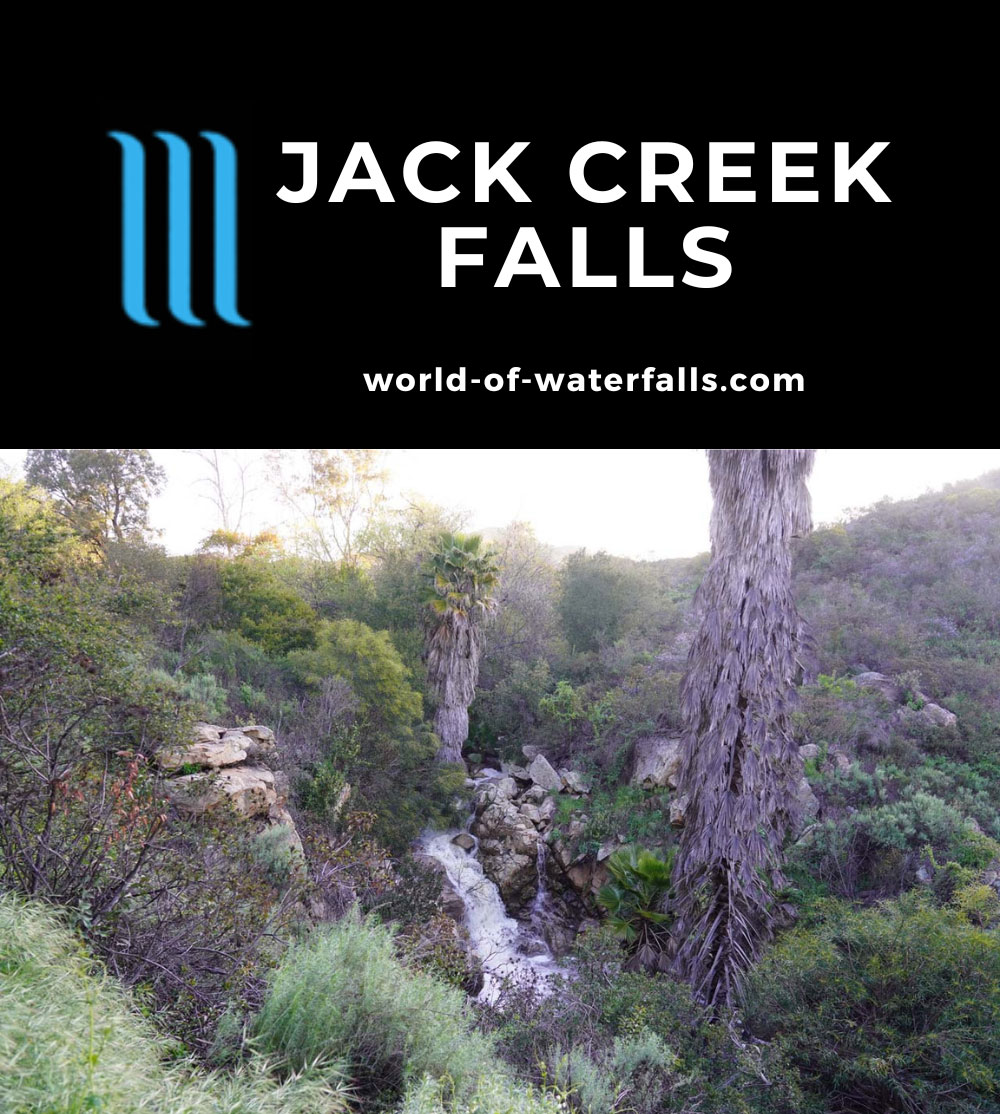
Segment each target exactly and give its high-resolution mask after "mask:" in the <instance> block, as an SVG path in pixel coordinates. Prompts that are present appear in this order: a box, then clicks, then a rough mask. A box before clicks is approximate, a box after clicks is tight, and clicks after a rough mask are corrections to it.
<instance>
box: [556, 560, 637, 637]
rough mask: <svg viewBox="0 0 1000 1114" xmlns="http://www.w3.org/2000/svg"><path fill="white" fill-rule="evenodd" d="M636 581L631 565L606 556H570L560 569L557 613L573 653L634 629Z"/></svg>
mask: <svg viewBox="0 0 1000 1114" xmlns="http://www.w3.org/2000/svg"><path fill="white" fill-rule="evenodd" d="M638 587H639V586H638V583H637V577H636V575H635V573H634V572H633V571H632V569H631V568H630V563H629V562H627V561H624V560H622V559H621V558H618V557H612V556H610V555H609V554H607V553H594V554H592V555H590V556H588V555H587V553H586V551H585V550H580V551H579V552H578V553H572V554H570V556H569V557H567V558H566V563H565V565H564V566H563V568H562V574H561V583H560V593H559V602H558V605H557V606H558V610H559V616H560V618H561V620H562V627H563V631H564V633H565V635H566V640H567V641H568V642H569V644H570V646H571V647H572V648H573V649H575V650H596V649H597V648H598V647H599V646H601V645H603V644H606V643H611V642H615V641H616V640H617V639H619V638H621V637H622V636H623V635H625V634H627V633H628V631H629V629H630V628H631V627H632V625H634V619H635V617H636V615H637V613H638V610H639V590H638Z"/></svg>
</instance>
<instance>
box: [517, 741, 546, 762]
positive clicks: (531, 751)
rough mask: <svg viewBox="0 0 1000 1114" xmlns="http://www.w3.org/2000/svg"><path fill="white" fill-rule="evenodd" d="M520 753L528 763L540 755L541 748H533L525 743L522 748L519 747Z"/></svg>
mask: <svg viewBox="0 0 1000 1114" xmlns="http://www.w3.org/2000/svg"><path fill="white" fill-rule="evenodd" d="M521 753H522V754H523V755H524V757H525V758H527V760H528V761H529V762H530V761H531V760H532V758H537V757H538V755H540V754H541V753H542V748H541V747H533V746H532V745H531V744H530V743H525V744H524V746H523V747H521Z"/></svg>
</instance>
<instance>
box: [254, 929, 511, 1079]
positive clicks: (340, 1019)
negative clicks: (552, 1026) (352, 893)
mask: <svg viewBox="0 0 1000 1114" xmlns="http://www.w3.org/2000/svg"><path fill="white" fill-rule="evenodd" d="M254 1035H255V1038H256V1044H257V1045H258V1046H259V1047H260V1048H261V1049H262V1050H264V1051H265V1052H267V1053H270V1054H273V1055H277V1056H280V1057H281V1058H282V1060H283V1062H284V1063H285V1064H287V1065H288V1067H290V1068H292V1069H294V1070H301V1069H302V1068H303V1067H304V1066H305V1065H307V1064H309V1063H311V1062H312V1061H314V1060H315V1059H317V1058H322V1059H325V1060H327V1059H328V1060H334V1061H338V1062H339V1061H343V1062H345V1063H347V1064H348V1065H349V1070H350V1073H351V1077H352V1080H353V1081H354V1083H355V1084H356V1085H357V1086H358V1087H359V1088H360V1089H361V1090H362V1091H363V1092H365V1093H368V1094H374V1095H378V1096H380V1097H383V1098H385V1097H390V1096H392V1095H396V1094H400V1093H402V1091H403V1089H404V1087H405V1085H406V1084H407V1083H408V1082H410V1081H413V1080H419V1079H421V1078H422V1077H423V1076H424V1075H430V1076H431V1077H433V1078H434V1079H436V1080H440V1081H442V1082H444V1083H445V1084H446V1086H447V1088H448V1089H449V1092H453V1093H455V1094H456V1095H463V1094H466V1093H467V1092H469V1091H470V1090H471V1089H472V1087H473V1086H474V1083H475V1080H476V1078H477V1077H478V1075H479V1074H480V1073H481V1072H482V1071H484V1070H488V1069H489V1068H491V1067H492V1066H493V1065H494V1061H493V1056H492V1050H491V1046H490V1043H489V1042H488V1041H487V1040H486V1038H485V1037H483V1036H482V1035H481V1034H479V1033H476V1032H474V1031H473V1029H472V1025H471V1020H470V1018H469V1015H468V1012H467V1005H466V999H465V996H464V995H463V994H462V993H461V991H459V990H457V989H456V988H455V987H453V986H446V985H445V984H443V983H441V982H438V981H437V980H436V979H434V978H432V977H431V976H430V975H428V974H426V973H424V972H422V971H414V970H409V969H407V968H406V967H404V966H403V965H402V964H401V963H400V961H399V960H398V959H397V957H396V954H395V950H394V944H393V933H392V931H391V930H390V929H389V928H386V927H384V926H382V925H379V924H377V923H376V922H374V921H371V920H362V919H361V918H360V917H359V916H357V915H356V914H355V915H351V916H348V917H345V918H344V919H343V920H341V921H338V922H337V923H336V924H333V925H330V926H327V927H325V928H323V929H318V930H316V931H315V932H314V933H313V934H312V935H311V936H310V937H309V938H308V939H307V940H306V941H305V942H304V943H301V944H298V945H293V946H292V947H291V948H290V949H289V951H288V952H287V953H286V955H285V957H284V958H283V960H282V962H281V963H280V964H279V966H278V967H277V969H276V970H275V971H274V972H273V973H272V975H271V978H270V980H269V988H268V993H267V996H266V998H265V1001H264V1005H263V1007H262V1009H261V1011H260V1013H259V1015H258V1016H257V1018H256V1021H255V1024H254Z"/></svg>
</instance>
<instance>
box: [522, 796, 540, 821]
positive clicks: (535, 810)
mask: <svg viewBox="0 0 1000 1114" xmlns="http://www.w3.org/2000/svg"><path fill="white" fill-rule="evenodd" d="M518 811H519V812H520V813H521V815H522V816H523V817H524V818H525V820H530V821H531V822H532V824H534V825H535V826H536V827H537V826H538V825H539V824H541V823H542V813H541V810H540V809H539V807H538V805H533V804H530V803H529V802H526V801H525V802H521V803H520V804H519V806H518Z"/></svg>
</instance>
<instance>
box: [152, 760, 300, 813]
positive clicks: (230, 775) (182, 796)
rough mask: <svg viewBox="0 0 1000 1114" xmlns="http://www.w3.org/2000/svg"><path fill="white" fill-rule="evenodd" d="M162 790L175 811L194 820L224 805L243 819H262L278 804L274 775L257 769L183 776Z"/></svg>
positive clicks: (170, 782)
mask: <svg viewBox="0 0 1000 1114" xmlns="http://www.w3.org/2000/svg"><path fill="white" fill-rule="evenodd" d="M164 788H165V790H166V793H167V796H168V797H169V798H170V800H171V801H172V802H173V804H174V805H176V807H177V808H179V809H181V810H182V811H184V812H189V813H191V814H192V815H195V816H200V815H202V814H203V813H206V812H211V811H212V810H213V809H215V808H218V807H219V806H220V805H222V804H226V803H228V804H229V805H231V806H232V807H233V808H234V809H235V810H236V812H237V813H239V814H240V815H241V816H244V817H251V816H266V815H267V814H268V812H269V810H270V808H271V806H272V805H276V804H277V800H278V798H277V794H276V793H275V791H274V774H272V773H271V771H270V770H266V769H263V768H262V767H257V766H240V767H238V768H236V769H231V770H223V771H222V772H221V773H218V774H209V773H202V774H186V775H184V776H183V777H175V778H171V779H170V780H169V781H168V782H166V784H165V786H164ZM290 819H291V817H290V816H289V820H290Z"/></svg>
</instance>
